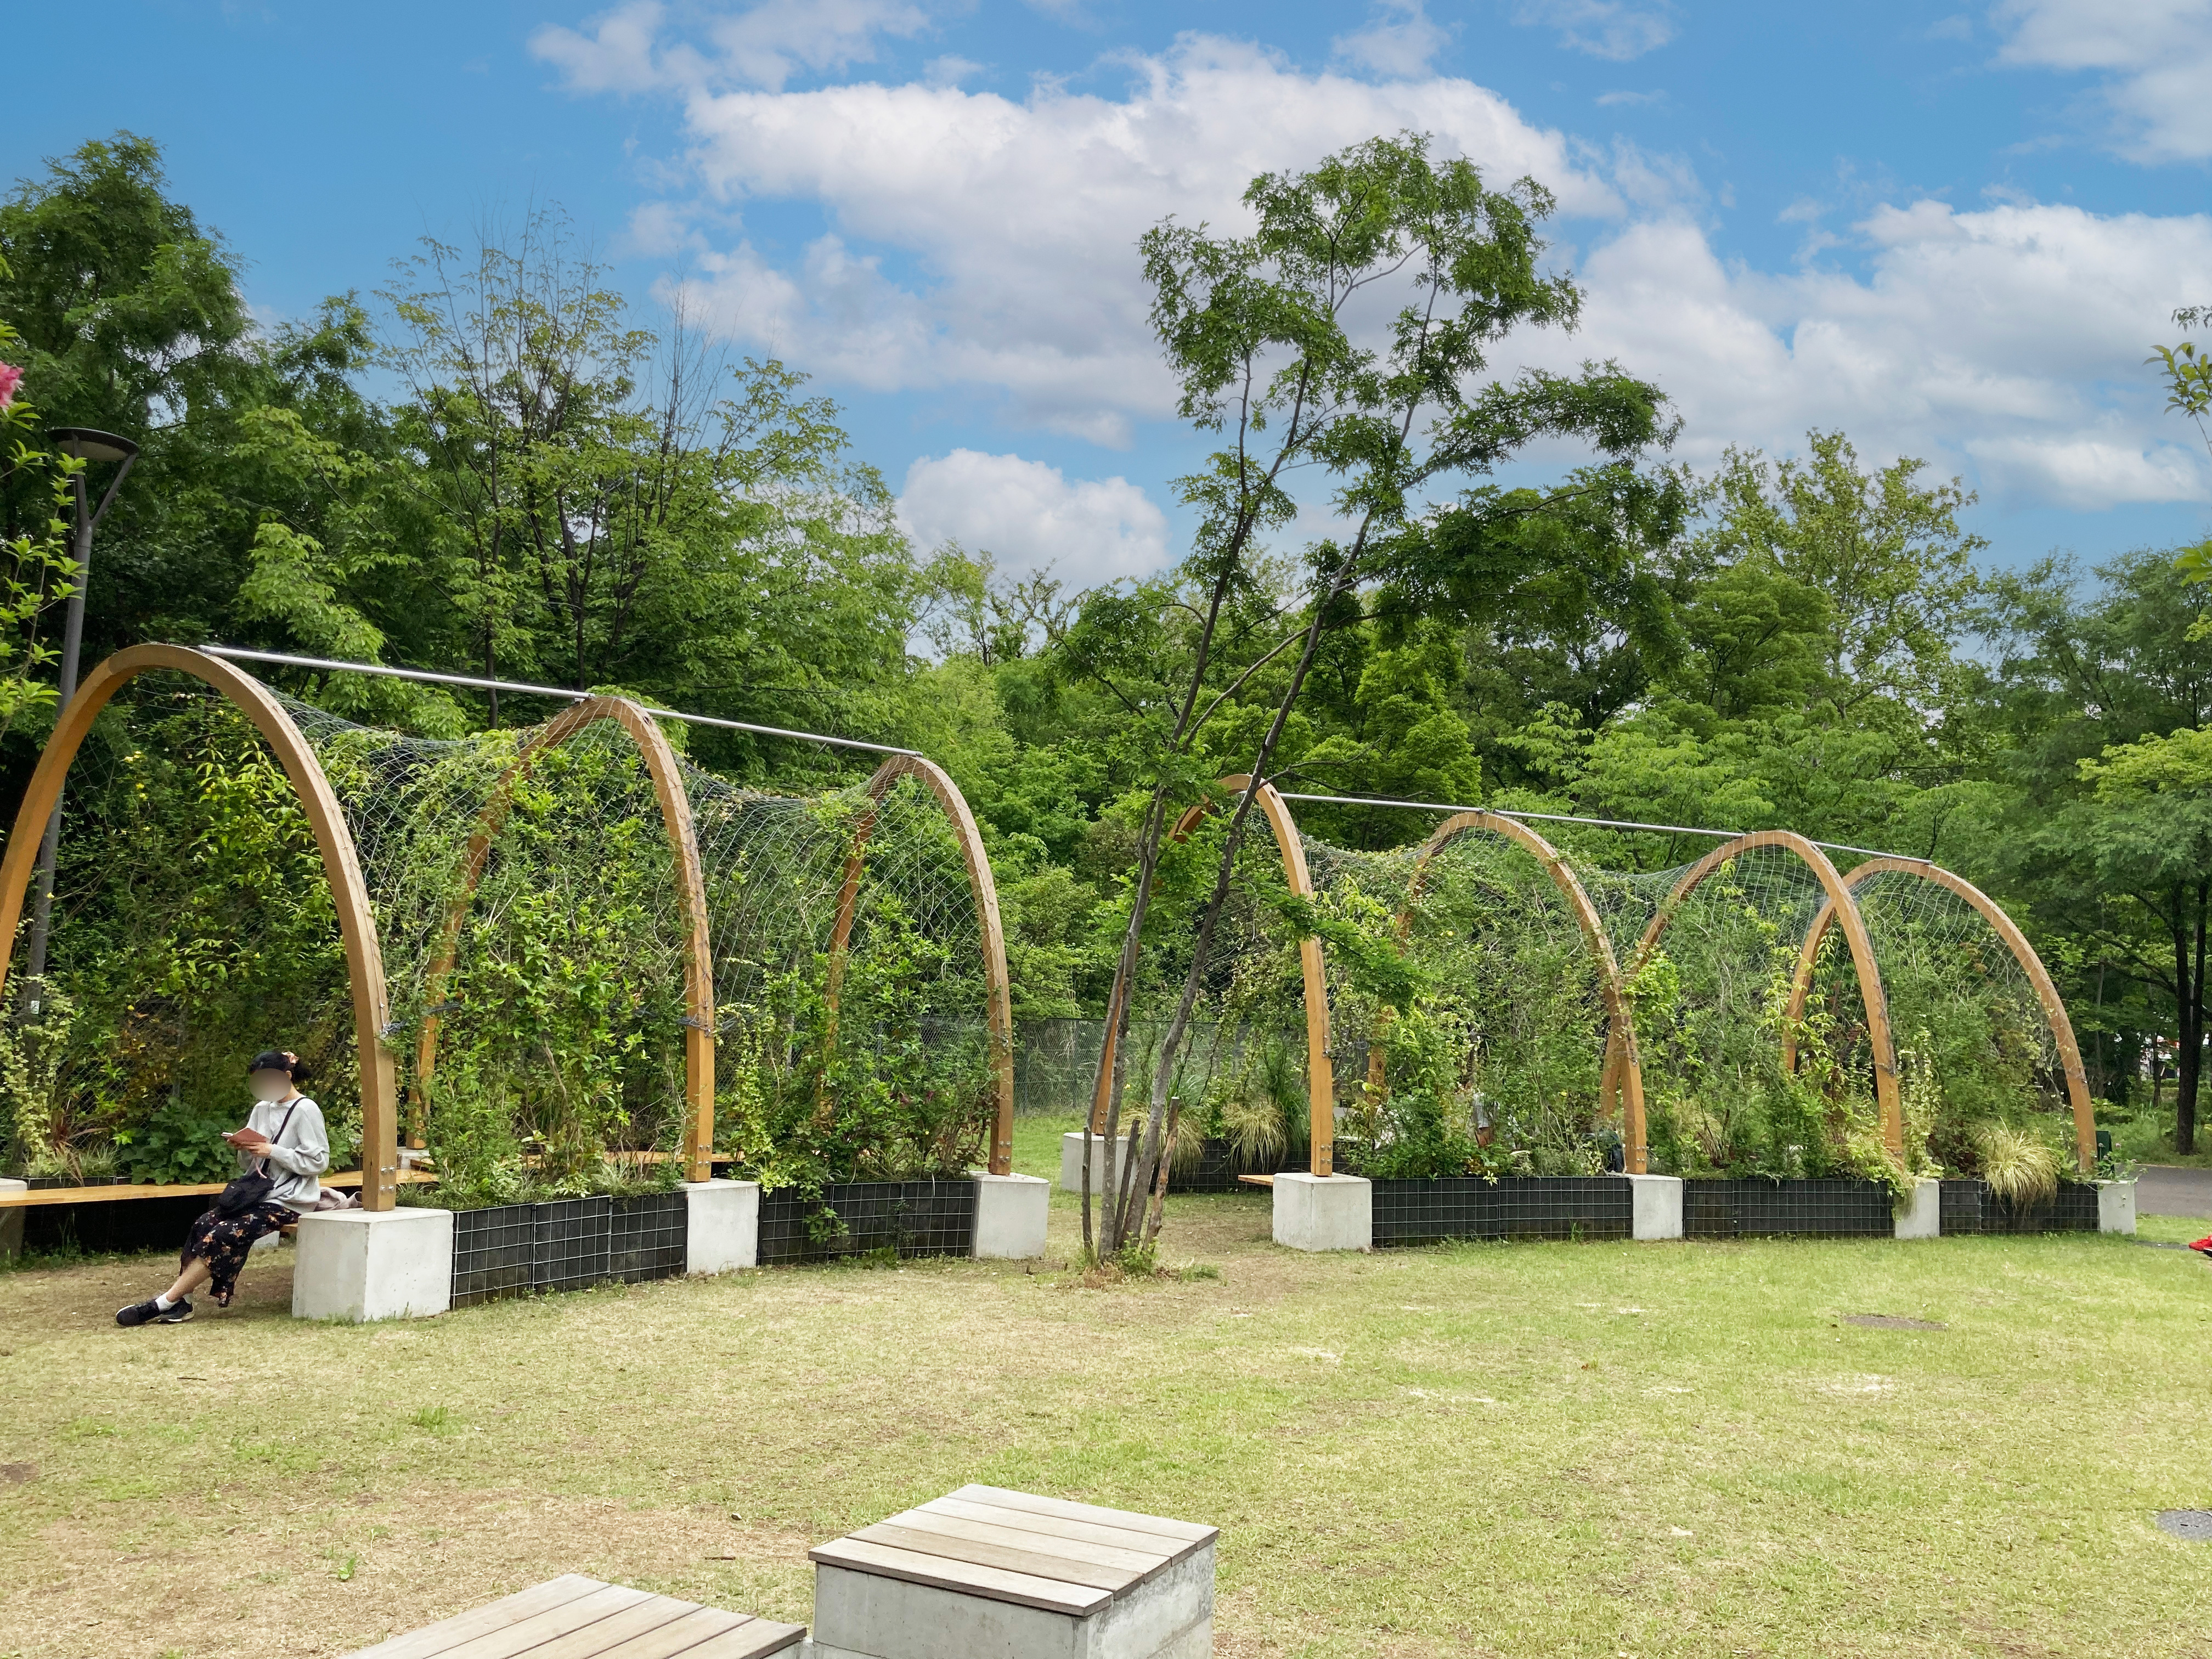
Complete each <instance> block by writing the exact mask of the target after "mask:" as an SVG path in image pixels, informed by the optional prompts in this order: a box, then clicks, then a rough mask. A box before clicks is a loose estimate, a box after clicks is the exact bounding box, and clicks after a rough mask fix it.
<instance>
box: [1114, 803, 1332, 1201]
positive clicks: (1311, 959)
mask: <svg viewBox="0 0 2212 1659" xmlns="http://www.w3.org/2000/svg"><path fill="white" fill-rule="evenodd" d="M1251 784H1252V779H1251V775H1250V774H1249V773H1239V774H1237V775H1234V776H1231V777H1225V778H1221V779H1218V780H1217V781H1216V782H1215V785H1214V787H1216V788H1218V789H1221V790H1224V791H1225V792H1227V793H1231V794H1242V793H1243V792H1244V791H1245V790H1246V789H1248V788H1250V787H1251ZM1254 799H1255V800H1256V801H1257V803H1258V804H1259V807H1260V811H1261V812H1262V813H1264V814H1265V815H1266V817H1267V828H1268V829H1269V831H1270V832H1271V833H1273V836H1274V837H1275V849H1276V851H1278V852H1279V853H1280V854H1282V859H1283V876H1284V879H1285V881H1286V882H1287V883H1288V884H1289V886H1290V890H1291V892H1293V893H1295V894H1297V896H1299V897H1300V898H1304V899H1310V898H1312V897H1313V896H1314V884H1313V877H1312V876H1311V875H1310V874H1309V873H1308V872H1307V870H1306V853H1305V846H1304V843H1303V842H1301V841H1300V840H1299V839H1298V826H1297V820H1295V819H1294V818H1292V817H1291V809H1290V805H1289V803H1288V802H1286V801H1285V800H1284V799H1283V798H1282V796H1281V795H1280V794H1279V793H1278V792H1277V791H1276V788H1275V786H1274V785H1273V784H1272V783H1262V784H1261V786H1260V787H1259V788H1258V789H1257V790H1256V791H1255V793H1254ZM1217 805H1218V803H1215V802H1212V801H1207V802H1202V803H1200V805H1196V806H1194V807H1191V808H1190V809H1189V810H1188V811H1186V812H1184V814H1183V815H1182V817H1181V818H1179V819H1178V820H1176V826H1175V830H1174V839H1175V840H1176V841H1181V840H1182V838H1183V837H1184V836H1188V835H1189V834H1190V832H1191V831H1192V830H1193V829H1196V828H1197V827H1198V822H1199V820H1200V818H1202V817H1206V814H1207V813H1209V812H1212V811H1214V810H1216V806H1217ZM1298 973H1299V977H1300V979H1301V981H1303V983H1304V989H1305V998H1304V1000H1305V1005H1306V1098H1307V1109H1308V1112H1309V1114H1310V1116H1309V1135H1310V1139H1309V1146H1310V1149H1311V1155H1310V1160H1309V1167H1310V1168H1311V1170H1312V1171H1313V1173H1314V1174H1316V1175H1317V1176H1325V1175H1328V1174H1330V1173H1331V1172H1332V1171H1333V1170H1334V1166H1335V1151H1336V1073H1335V1069H1334V1062H1333V1061H1332V1060H1331V1058H1330V1054H1329V1047H1328V972H1327V969H1326V967H1325V965H1324V963H1323V962H1322V953H1321V941H1320V940H1319V939H1314V938H1311V937H1309V938H1306V939H1300V940H1299V941H1298ZM1120 1039H1121V1009H1120V1008H1119V1007H1112V1008H1109V1009H1108V1010H1107V1016H1106V1040H1105V1044H1104V1052H1103V1054H1101V1055H1100V1059H1099V1066H1098V1083H1097V1091H1096V1092H1095V1093H1094V1094H1093V1096H1092V1097H1091V1133H1093V1134H1103V1133H1106V1128H1107V1113H1108V1111H1109V1109H1111V1107H1112V1104H1113V1097H1114V1058H1115V1048H1116V1046H1117V1045H1118V1043H1119V1042H1120Z"/></svg>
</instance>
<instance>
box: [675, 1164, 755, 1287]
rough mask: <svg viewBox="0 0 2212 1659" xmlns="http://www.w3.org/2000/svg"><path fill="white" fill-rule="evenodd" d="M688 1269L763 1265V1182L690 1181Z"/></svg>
mask: <svg viewBox="0 0 2212 1659" xmlns="http://www.w3.org/2000/svg"><path fill="white" fill-rule="evenodd" d="M684 1198H685V1200H686V1208H687V1215H686V1217H685V1226H684V1272H685V1273H736V1272H738V1271H740V1270H742V1269H744V1268H747V1267H758V1266H759V1265H760V1200H761V1190H760V1182H757V1181H687V1182H684Z"/></svg>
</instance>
